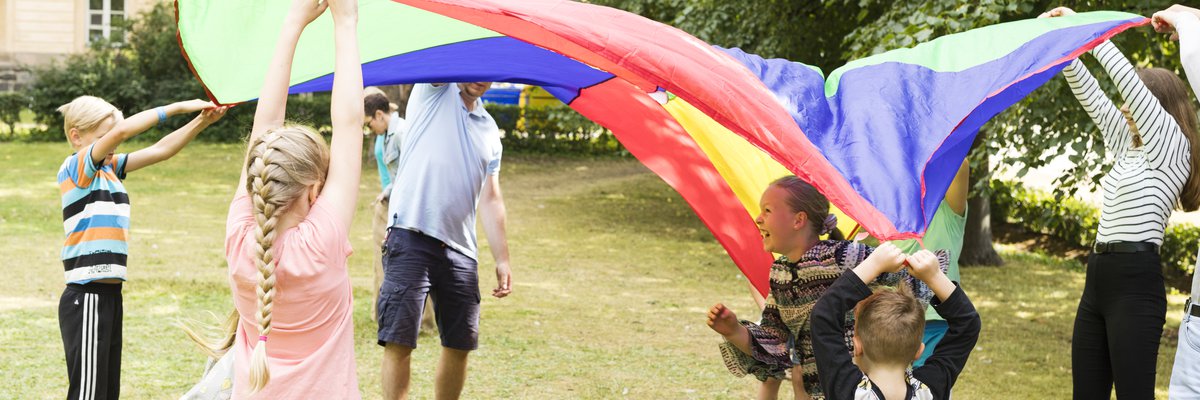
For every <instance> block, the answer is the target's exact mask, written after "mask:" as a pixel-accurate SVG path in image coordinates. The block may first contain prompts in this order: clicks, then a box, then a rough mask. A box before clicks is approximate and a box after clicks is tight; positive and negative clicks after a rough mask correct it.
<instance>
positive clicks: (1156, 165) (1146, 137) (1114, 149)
mask: <svg viewBox="0 0 1200 400" xmlns="http://www.w3.org/2000/svg"><path fill="white" fill-rule="evenodd" d="M1092 54H1093V55H1094V56H1096V58H1097V59H1098V60H1099V61H1100V64H1101V65H1103V66H1104V69H1105V70H1107V71H1108V74H1109V76H1111V77H1112V78H1113V81H1114V82H1116V84H1117V89H1118V90H1119V91H1120V92H1121V97H1124V98H1125V100H1126V105H1128V107H1129V111H1130V113H1131V114H1132V116H1133V120H1134V122H1135V123H1136V124H1137V130H1138V132H1139V133H1140V135H1141V139H1142V146H1140V147H1134V145H1133V133H1132V132H1131V131H1130V129H1129V124H1128V122H1127V121H1126V119H1125V115H1124V114H1123V113H1121V110H1120V109H1118V108H1117V106H1115V105H1113V103H1112V102H1111V101H1109V99H1108V97H1106V96H1105V95H1104V91H1102V90H1101V89H1100V86H1099V85H1098V84H1097V83H1096V78H1093V77H1092V75H1091V74H1090V73H1088V71H1087V68H1084V66H1083V64H1082V63H1081V62H1080V61H1079V60H1074V61H1072V62H1071V64H1070V65H1068V66H1067V67H1066V68H1065V69H1063V75H1064V76H1065V77H1066V78H1067V82H1068V83H1069V84H1070V86H1071V91H1072V92H1074V93H1075V97H1076V98H1078V99H1079V102H1080V103H1081V104H1083V108H1084V110H1086V111H1087V113H1088V115H1090V116H1091V117H1092V120H1093V121H1095V122H1096V125H1097V126H1099V127H1100V130H1101V132H1103V134H1104V146H1105V147H1106V148H1107V149H1108V152H1109V153H1111V154H1113V156H1114V159H1115V160H1116V163H1115V164H1114V165H1113V167H1112V169H1111V170H1110V171H1108V173H1107V174H1105V175H1104V178H1103V179H1102V180H1101V181H1100V184H1101V187H1102V188H1103V189H1104V203H1103V207H1102V208H1101V211H1100V228H1099V229H1098V231H1097V232H1096V241H1097V242H1117V241H1120V242H1151V243H1154V244H1159V245H1161V244H1162V241H1163V232H1164V230H1165V229H1166V226H1167V219H1168V218H1169V217H1170V216H1171V210H1172V209H1173V208H1174V206H1175V204H1176V203H1177V202H1178V200H1179V192H1180V191H1182V190H1183V184H1184V183H1185V182H1187V179H1188V174H1189V173H1190V171H1191V151H1190V149H1189V146H1188V141H1187V137H1185V136H1184V134H1183V132H1182V131H1181V130H1180V128H1179V125H1178V124H1177V123H1176V122H1175V119H1174V118H1173V117H1171V115H1170V114H1168V113H1167V112H1166V110H1164V109H1163V108H1162V106H1161V105H1159V103H1158V99H1157V98H1155V97H1154V95H1153V94H1151V93H1150V90H1149V89H1146V86H1145V85H1144V84H1143V83H1142V80H1141V79H1139V78H1138V75H1137V72H1136V71H1135V70H1134V68H1133V66H1132V65H1130V64H1129V60H1128V59H1126V58H1125V55H1123V54H1121V51H1120V50H1117V48H1116V46H1113V44H1112V43H1111V42H1108V41H1105V42H1104V43H1103V44H1101V45H1100V46H1097V47H1096V48H1095V49H1093V50H1092Z"/></svg>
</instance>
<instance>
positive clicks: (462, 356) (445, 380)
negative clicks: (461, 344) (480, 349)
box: [433, 347, 470, 400]
mask: <svg viewBox="0 0 1200 400" xmlns="http://www.w3.org/2000/svg"><path fill="white" fill-rule="evenodd" d="M469 353H470V352H469V351H466V350H458V349H452V348H449V347H442V356H441V358H439V359H438V366H437V382H436V384H437V388H436V389H435V391H434V393H433V395H434V397H435V398H436V399H438V400H455V399H458V396H459V395H461V394H462V389H463V384H464V383H465V382H466V381H467V354H469Z"/></svg>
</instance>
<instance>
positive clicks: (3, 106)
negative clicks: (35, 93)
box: [0, 92, 29, 136]
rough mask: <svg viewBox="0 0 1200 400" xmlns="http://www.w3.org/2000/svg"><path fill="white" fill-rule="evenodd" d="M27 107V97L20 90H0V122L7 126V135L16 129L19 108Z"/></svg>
mask: <svg viewBox="0 0 1200 400" xmlns="http://www.w3.org/2000/svg"><path fill="white" fill-rule="evenodd" d="M27 107H29V97H27V96H25V94H23V93H20V92H0V124H4V125H7V126H8V135H9V136H12V135H13V134H15V133H16V131H17V126H16V125H17V121H18V120H19V119H20V116H21V110H24V109H25V108H27Z"/></svg>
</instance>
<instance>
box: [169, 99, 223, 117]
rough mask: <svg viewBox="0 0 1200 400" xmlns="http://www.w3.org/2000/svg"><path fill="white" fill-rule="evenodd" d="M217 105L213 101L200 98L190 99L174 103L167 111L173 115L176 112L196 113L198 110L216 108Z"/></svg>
mask: <svg viewBox="0 0 1200 400" xmlns="http://www.w3.org/2000/svg"><path fill="white" fill-rule="evenodd" d="M216 106H217V105H216V104H213V103H212V102H211V101H204V100H198V99H197V100H188V101H181V102H178V103H174V104H171V105H169V106H167V113H168V114H172V115H174V114H190V113H194V112H196V111H201V110H204V109H208V108H214V107H216Z"/></svg>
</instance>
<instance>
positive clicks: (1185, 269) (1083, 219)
mask: <svg viewBox="0 0 1200 400" xmlns="http://www.w3.org/2000/svg"><path fill="white" fill-rule="evenodd" d="M991 188H992V196H991V200H992V204H991V206H992V220H993V221H1005V222H1007V223H1012V224H1016V225H1018V226H1021V227H1022V228H1024V229H1026V230H1028V231H1031V232H1035V233H1040V234H1045V235H1050V236H1051V237H1054V238H1057V239H1059V240H1064V241H1066V242H1067V243H1069V244H1072V245H1076V246H1080V247H1085V248H1086V247H1090V246H1091V245H1092V244H1093V243H1094V242H1095V239H1096V229H1097V228H1098V227H1099V225H1100V210H1099V209H1097V208H1095V207H1093V206H1092V205H1090V204H1087V203H1084V202H1083V201H1081V200H1078V199H1075V198H1070V197H1067V198H1061V199H1060V198H1056V197H1055V196H1054V195H1052V194H1049V193H1046V192H1043V191H1038V190H1031V189H1027V188H1025V187H1023V186H1021V184H1019V183H1015V182H1005V181H1000V180H993V181H992V182H991ZM1197 246H1200V228H1197V227H1196V226H1193V225H1190V224H1174V225H1170V226H1168V227H1167V231H1166V234H1165V235H1164V237H1163V245H1162V248H1161V249H1160V251H1159V254H1160V255H1161V256H1162V263H1163V278H1164V279H1165V280H1166V283H1167V286H1170V287H1173V288H1175V289H1178V290H1180V291H1183V292H1187V291H1190V290H1191V286H1192V273H1194V272H1195V271H1194V269H1195V267H1194V265H1195V262H1196V249H1197Z"/></svg>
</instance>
